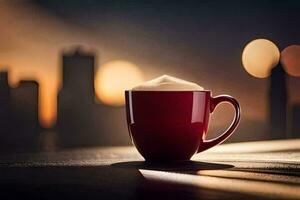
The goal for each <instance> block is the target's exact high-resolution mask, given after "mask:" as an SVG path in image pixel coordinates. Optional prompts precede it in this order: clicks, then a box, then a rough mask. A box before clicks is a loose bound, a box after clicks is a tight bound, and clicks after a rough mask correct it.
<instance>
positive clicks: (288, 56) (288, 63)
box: [280, 45, 300, 76]
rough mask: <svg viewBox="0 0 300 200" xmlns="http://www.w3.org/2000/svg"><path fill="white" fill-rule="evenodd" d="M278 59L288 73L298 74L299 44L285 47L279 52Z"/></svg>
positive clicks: (299, 62)
mask: <svg viewBox="0 0 300 200" xmlns="http://www.w3.org/2000/svg"><path fill="white" fill-rule="evenodd" d="M280 61H281V63H282V65H283V67H284V69H285V71H286V72H287V73H288V74H289V75H291V76H300V45H291V46H288V47H287V48H285V49H284V50H283V51H282V52H281V59H280Z"/></svg>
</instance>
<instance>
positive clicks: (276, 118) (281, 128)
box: [269, 64, 288, 139]
mask: <svg viewBox="0 0 300 200" xmlns="http://www.w3.org/2000/svg"><path fill="white" fill-rule="evenodd" d="M287 102H288V94H287V86H286V73H285V71H284V69H283V67H282V66H281V64H278V65H277V66H276V67H274V68H273V69H272V71H271V76H270V90H269V114H270V133H271V139H284V138H287Z"/></svg>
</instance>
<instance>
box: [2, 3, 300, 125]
mask: <svg viewBox="0 0 300 200" xmlns="http://www.w3.org/2000/svg"><path fill="white" fill-rule="evenodd" d="M298 2H299V1H281V2H277V1H249V2H242V1H226V2H225V1H182V2H180V3H175V1H89V0H86V1H71V0H65V1H60V0H51V1H46V0H37V1H32V4H28V3H25V4H24V3H22V6H20V5H19V7H21V9H23V7H28V6H29V7H31V6H32V5H33V6H34V10H37V11H39V12H37V13H40V14H42V15H40V14H36V12H33V13H32V16H30V18H28V19H35V20H37V21H39V20H40V21H41V23H40V24H41V25H42V24H43V23H42V22H43V20H46V21H47V22H51V23H50V24H51V26H50V25H47V26H44V27H43V28H41V27H39V23H36V24H33V26H32V27H30V29H31V31H32V32H36V33H35V34H38V35H39V36H41V35H42V36H43V37H40V39H41V40H43V41H48V42H44V43H47V44H46V45H45V47H44V48H43V49H42V51H45V52H47V51H48V50H47V46H49V48H51V47H53V45H52V46H51V44H55V45H54V46H55V47H57V48H54V50H53V53H52V54H51V55H53V56H52V57H53V59H56V61H53V60H52V61H51V65H54V64H56V63H58V62H59V59H58V55H59V52H57V50H58V49H59V48H60V47H67V45H66V44H76V43H78V44H81V43H82V44H89V45H91V46H92V47H94V48H96V49H97V50H98V53H99V59H98V61H99V62H98V65H100V64H101V63H104V62H106V61H109V60H113V59H124V60H127V61H130V62H133V63H135V64H136V65H138V66H139V67H140V68H141V69H142V70H143V72H144V73H145V75H146V78H147V79H150V78H153V77H155V76H159V75H161V74H170V75H174V76H178V77H180V78H184V79H189V80H192V81H195V82H197V83H199V84H200V85H202V86H203V87H205V88H206V89H211V90H213V93H214V94H222V93H227V94H230V95H232V96H234V97H236V98H237V99H238V100H239V101H240V103H241V106H242V109H243V120H245V119H249V120H255V121H264V120H266V116H267V115H266V111H267V106H266V105H267V101H266V100H267V99H266V98H267V87H268V80H267V79H257V78H254V77H251V76H250V75H249V74H247V72H246V71H245V70H244V69H243V67H242V66H241V54H242V50H243V48H244V46H245V45H246V44H247V43H248V42H249V41H251V40H253V39H256V38H266V39H270V40H271V41H273V42H274V43H275V44H277V46H278V47H279V48H280V50H282V49H283V48H285V47H287V46H288V45H291V44H299V43H300V42H299V40H300V21H299V19H300V12H299V10H300V3H298ZM40 16H43V17H40ZM28 19H27V21H28ZM19 20H21V21H22V20H26V19H19ZM2 21H3V20H2ZM39 33H42V34H39ZM53 33H55V34H53ZM22 37H23V36H22ZM55 37H57V38H55ZM1 39H2V40H3V37H1ZM49 41H50V42H49ZM38 46H39V45H38ZM37 48H38V47H37ZM54 57H56V58H54ZM47 67H48V68H51V67H52V68H53V70H52V71H54V72H53V73H52V74H51V75H50V74H48V75H47V76H51V77H55V80H56V79H57V74H58V72H57V69H58V68H57V66H55V67H53V66H50V65H49V64H48V65H47V66H46V67H44V68H47ZM41 68H43V67H41ZM44 68H43V69H44ZM49 71H51V70H49ZM299 79H300V78H297V79H296V78H292V79H291V80H290V81H289V89H290V90H291V94H290V95H291V101H293V102H296V101H297V102H299V103H300V93H299V92H297V91H296V90H297V89H298V90H299V89H300V80H299ZM57 82H59V80H58V81H57ZM224 109H225V108H224ZM225 110H227V109H225ZM215 117H216V118H224V120H223V121H224V123H225V122H227V121H228V120H229V119H230V118H231V116H227V115H224V114H221V111H220V112H218V111H217V114H216V115H215ZM226 120H227V121H226ZM220 121H222V120H220ZM222 125H223V123H220V126H222Z"/></svg>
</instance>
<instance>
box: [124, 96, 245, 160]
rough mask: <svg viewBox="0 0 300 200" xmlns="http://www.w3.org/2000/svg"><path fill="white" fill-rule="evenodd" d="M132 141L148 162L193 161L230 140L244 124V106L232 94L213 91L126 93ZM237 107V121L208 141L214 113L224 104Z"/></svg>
mask: <svg viewBox="0 0 300 200" xmlns="http://www.w3.org/2000/svg"><path fill="white" fill-rule="evenodd" d="M125 99H126V115H127V124H128V129H129V134H130V137H131V140H132V142H133V144H134V145H135V147H136V148H137V150H138V151H139V152H140V154H141V155H142V156H143V157H144V158H145V160H146V161H182V160H189V159H190V158H191V157H192V156H193V155H194V154H195V153H199V152H202V151H205V150H207V149H209V148H211V147H213V146H215V145H217V144H220V143H221V142H223V141H224V140H226V139H227V138H228V137H229V136H230V135H231V134H232V133H233V131H234V130H235V128H236V127H237V125H238V124H239V121H240V106H239V103H238V102H237V100H235V99H234V98H233V97H231V96H228V95H220V96H216V97H212V96H211V91H208V90H204V91H125ZM222 102H227V103H230V104H231V105H232V106H233V107H234V108H235V118H234V120H233V122H232V123H231V125H230V127H229V128H228V129H227V130H226V131H225V132H224V133H223V134H222V135H220V136H219V137H217V138H215V139H211V140H205V137H206V133H207V129H208V123H209V118H210V113H212V112H213V111H214V109H215V107H216V106H217V105H218V104H220V103H222Z"/></svg>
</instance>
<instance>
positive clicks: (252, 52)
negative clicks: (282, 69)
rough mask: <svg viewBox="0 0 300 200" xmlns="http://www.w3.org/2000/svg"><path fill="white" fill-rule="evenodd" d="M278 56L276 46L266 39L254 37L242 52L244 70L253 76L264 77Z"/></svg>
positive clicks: (276, 61) (275, 62) (275, 63)
mask: <svg viewBox="0 0 300 200" xmlns="http://www.w3.org/2000/svg"><path fill="white" fill-rule="evenodd" d="M279 58H280V52H279V50H278V48H277V46H276V45H275V44H274V43H273V42H271V41H269V40H266V39H256V40H253V41H251V42H250V43H248V44H247V45H246V47H245V48H244V51H243V54H242V63H243V66H244V68H245V70H246V71H247V72H248V73H249V74H251V75H252V76H254V77H257V78H266V77H268V76H269V75H270V71H271V69H272V68H273V67H275V66H276V65H277V64H278V62H279Z"/></svg>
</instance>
